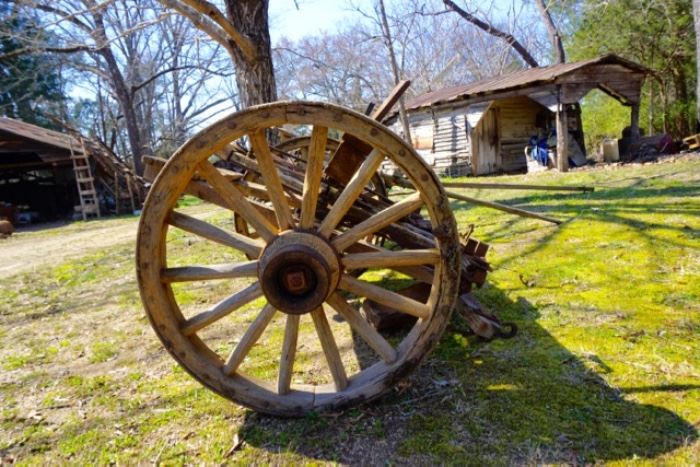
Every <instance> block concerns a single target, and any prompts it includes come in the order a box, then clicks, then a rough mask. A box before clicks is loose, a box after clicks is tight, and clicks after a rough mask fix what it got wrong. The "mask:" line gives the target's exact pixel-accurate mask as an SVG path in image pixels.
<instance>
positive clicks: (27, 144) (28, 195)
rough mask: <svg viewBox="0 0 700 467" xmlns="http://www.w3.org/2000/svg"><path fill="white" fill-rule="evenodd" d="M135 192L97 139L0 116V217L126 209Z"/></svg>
mask: <svg viewBox="0 0 700 467" xmlns="http://www.w3.org/2000/svg"><path fill="white" fill-rule="evenodd" d="M141 191H142V184H141V183H140V181H139V180H138V179H137V178H136V177H134V176H133V175H132V173H131V170H130V169H129V168H128V167H127V166H126V165H125V164H124V163H123V162H121V161H120V160H119V159H117V158H116V156H114V155H113V154H111V153H110V152H109V151H108V150H107V149H106V148H102V147H100V145H99V144H98V143H96V142H94V141H90V140H88V139H85V138H82V137H81V136H80V135H77V134H75V135H72V136H71V135H68V134H64V133H60V132H58V131H54V130H48V129H46V128H41V127H38V126H36V125H31V124H29V123H25V122H22V121H20V120H15V119H11V118H4V117H0V217H7V218H10V221H11V222H13V223H23V222H27V223H28V222H43V221H51V220H56V219H64V218H70V217H73V215H74V214H75V213H77V214H78V215H82V217H83V218H84V219H85V218H87V216H88V215H93V214H94V215H99V214H100V209H101V208H102V212H103V213H104V212H105V211H107V212H109V211H112V212H120V211H121V212H124V211H132V210H134V209H135V207H136V206H137V205H140V200H139V197H140V196H141V195H142V192H141Z"/></svg>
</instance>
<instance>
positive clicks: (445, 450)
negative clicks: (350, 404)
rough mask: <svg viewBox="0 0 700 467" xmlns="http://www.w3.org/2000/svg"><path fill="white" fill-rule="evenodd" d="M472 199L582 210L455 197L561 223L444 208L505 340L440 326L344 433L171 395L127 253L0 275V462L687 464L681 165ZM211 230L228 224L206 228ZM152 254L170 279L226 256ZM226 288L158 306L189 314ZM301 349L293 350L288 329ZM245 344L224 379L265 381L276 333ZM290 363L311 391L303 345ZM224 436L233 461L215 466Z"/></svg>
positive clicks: (321, 419) (689, 327)
mask: <svg viewBox="0 0 700 467" xmlns="http://www.w3.org/2000/svg"><path fill="white" fill-rule="evenodd" d="M483 181H499V182H510V183H536V184H568V185H592V186H595V187H596V191H595V192H593V193H555V192H545V191H535V192H532V191H486V190H463V192H464V193H465V194H468V195H470V196H478V197H482V198H486V199H490V200H494V201H499V202H502V203H506V204H509V205H514V206H518V207H522V208H526V209H530V210H534V211H538V212H542V213H546V214H548V215H551V216H554V217H557V218H560V219H561V220H563V221H564V223H563V224H562V225H561V226H559V227H557V226H553V225H550V224H547V223H544V222H540V221H536V220H531V219H522V218H519V217H514V216H511V215H509V214H506V213H500V212H496V211H492V210H489V209H485V208H478V207H475V206H471V205H469V204H467V203H462V202H455V203H453V209H454V211H455V215H456V217H457V220H458V223H459V225H460V229H461V230H466V228H467V226H468V225H469V224H475V226H476V230H475V233H474V236H475V237H476V238H478V239H480V240H483V241H486V242H488V243H489V244H490V245H491V249H490V251H489V254H488V259H489V261H490V262H491V264H492V265H493V267H494V271H493V272H491V273H490V274H489V280H488V282H487V284H486V285H485V286H484V287H483V288H481V289H479V290H477V291H476V295H477V296H478V297H479V299H480V300H481V301H482V302H483V303H485V304H486V305H487V306H488V307H489V308H491V309H493V310H495V311H496V312H497V313H498V314H499V315H500V316H501V317H502V318H503V319H505V320H509V321H513V322H515V323H516V324H517V325H518V327H519V329H520V332H519V334H518V335H517V336H516V337H515V338H514V339H511V340H497V341H492V342H484V341H481V340H479V339H477V338H474V337H473V336H465V335H463V333H462V332H461V331H463V330H464V328H465V324H464V323H463V322H462V321H461V320H459V319H454V320H453V323H452V324H451V326H450V327H449V328H448V330H447V332H446V333H445V335H444V336H443V338H442V340H441V343H440V345H439V346H438V348H437V349H436V350H435V352H434V353H433V354H432V356H431V357H430V358H429V359H428V360H427V361H426V362H425V364H424V365H423V366H422V367H421V368H420V369H419V370H417V371H416V372H415V373H414V374H413V375H412V376H411V378H410V379H409V382H408V383H405V384H401V385H399V386H397V388H396V390H395V391H392V392H391V393H389V394H388V395H386V396H384V397H383V398H381V399H380V400H379V401H377V402H375V403H373V404H371V405H369V406H363V407H359V408H355V409H352V410H349V411H346V412H345V413H342V414H317V413H312V414H309V415H307V416H306V417H304V418H301V419H292V420H289V419H278V418H274V417H268V416H264V415H260V414H256V413H254V412H251V411H249V410H246V409H243V408H241V407H239V406H237V405H235V404H232V403H230V402H228V401H226V400H224V399H222V398H220V397H219V396H216V395H214V394H213V393H211V392H210V391H208V390H206V389H205V388H203V387H202V386H201V385H199V384H198V383H197V382H196V381H194V380H193V379H192V378H191V377H189V375H188V374H187V373H186V372H185V371H183V370H182V369H181V368H180V367H178V366H177V365H176V364H175V363H174V361H173V360H171V358H170V357H169V356H168V355H167V353H166V352H165V351H164V350H163V349H162V346H161V343H160V342H159V341H158V339H157V338H156V337H155V335H154V333H153V331H152V330H151V329H150V326H149V324H148V320H147V319H146V318H145V316H144V314H143V311H142V308H141V304H140V300H139V295H138V291H137V289H136V284H135V279H134V270H133V269H134V266H133V245H132V244H131V243H125V244H119V245H116V246H112V247H110V248H106V249H104V250H101V251H98V252H94V253H91V254H89V255H86V256H82V257H76V258H70V259H68V260H66V261H62V262H59V263H58V264H49V265H48V266H46V267H43V268H39V269H37V270H36V271H35V272H30V273H22V274H18V275H14V276H10V277H6V278H3V281H2V282H1V283H0V336H1V337H2V343H3V345H2V346H0V363H1V365H2V372H0V407H1V411H0V457H2V458H3V459H13V460H14V461H16V462H18V463H19V464H30V465H39V464H42V465H43V464H46V463H52V464H53V463H59V464H65V463H70V464H86V463H90V464H93V463H98V464H110V463H121V464H134V463H151V462H154V463H166V464H185V463H188V464H192V463H197V464H201V463H206V464H213V463H217V464H220V463H225V462H231V463H240V464H247V463H257V464H269V463H275V464H280V463H285V464H297V463H309V464H317V463H335V462H342V463H370V464H379V463H381V464H385V463H392V464H394V463H403V464H405V463H419V464H460V465H461V464H472V465H481V464H507V463H531V464H534V463H554V464H570V463H578V464H581V463H613V464H618V463H620V464H649V463H653V464H666V465H681V464H697V463H698V462H700V441H698V428H699V427H700V160H697V158H696V160H692V159H685V160H682V161H678V162H675V163H667V164H655V165H646V166H634V167H627V168H620V169H599V170H593V171H579V172H572V173H568V174H556V173H544V174H538V175H534V176H533V175H530V176H509V177H490V178H485V179H483ZM183 206H189V207H184V209H192V210H195V211H196V210H198V209H199V210H200V211H202V210H205V209H208V208H206V206H204V207H201V206H197V205H196V203H193V202H192V200H185V202H184V203H183ZM197 212H199V211H197ZM209 219H210V220H212V221H213V222H214V223H216V224H218V225H220V226H221V227H224V228H230V227H231V220H230V218H229V217H228V216H226V215H225V214H223V213H215V214H213V215H212V214H209ZM125 222H131V223H133V225H134V227H135V219H133V218H132V219H117V220H109V221H99V222H88V223H76V224H77V225H76V224H70V225H67V226H64V227H59V228H56V229H52V230H51V231H49V232H46V233H45V235H47V236H55V235H60V234H61V232H63V233H64V234H65V235H68V234H70V233H71V232H76V231H83V230H90V229H93V228H94V229H101V228H104V227H106V226H109V225H123V224H124V223H125ZM27 235H31V236H32V238H35V239H37V241H40V240H41V238H43V237H42V235H43V233H42V232H32V233H30V234H27ZM170 235H171V237H170V239H171V240H172V242H173V245H174V250H173V251H174V253H177V254H175V255H173V256H174V257H177V258H178V261H181V262H182V263H181V264H195V263H205V262H222V263H223V262H231V261H237V260H240V259H241V257H240V256H239V255H237V254H236V253H235V252H227V251H222V250H221V249H220V248H218V247H215V246H213V245H211V244H209V243H208V242H204V241H199V240H197V239H196V238H193V236H191V235H189V234H183V233H182V232H176V231H173V232H172V233H171V234H170ZM1 246H2V245H1V244H0V247H1ZM178 264H180V263H178ZM364 278H365V279H367V280H371V281H381V282H387V286H391V284H393V283H394V282H397V281H398V282H401V281H400V279H401V277H400V276H398V275H396V277H393V276H392V275H386V274H376V273H375V274H374V275H369V274H368V275H367V277H364ZM392 281H393V282H392ZM230 286H231V284H230V282H229V283H226V281H223V282H216V283H211V284H205V285H201V286H200V285H197V286H193V287H189V288H182V289H179V288H178V289H176V294H177V295H178V298H179V299H181V303H182V305H183V312H185V313H189V312H191V310H194V309H201V307H202V306H205V304H208V303H210V302H211V301H212V300H214V299H215V297H219V296H225V295H226V294H227V293H228V292H229V290H230ZM256 314H257V308H256V307H255V306H254V305H251V306H248V307H245V308H244V309H242V310H240V313H237V314H236V316H235V317H232V318H231V327H230V328H227V331H226V333H224V335H222V336H220V337H218V339H219V340H218V341H217V342H218V343H219V344H218V345H220V348H221V349H222V350H224V351H228V350H229V349H230V348H231V347H232V345H233V343H234V342H235V341H236V339H238V338H239V337H240V335H241V332H242V331H241V329H240V328H241V327H242V326H243V324H244V323H247V322H250V320H252V319H253V318H254V317H255V316H256ZM275 319H278V318H275ZM331 321H332V320H331ZM331 325H332V326H339V325H338V323H334V322H331ZM302 331H303V332H307V331H308V332H311V330H310V324H309V323H308V322H305V321H304V320H302ZM334 332H335V328H334ZM265 338H266V339H267V341H266V342H267V343H268V344H269V345H268V346H267V347H264V346H256V347H254V348H253V350H252V352H251V354H250V356H249V357H248V360H247V361H246V363H244V366H245V365H249V366H250V367H253V366H257V369H256V373H255V374H256V375H257V376H260V377H265V378H267V377H271V375H274V372H275V370H276V366H275V360H274V359H275V358H278V355H276V354H275V351H276V349H278V348H279V346H280V345H281V340H282V335H281V334H280V333H278V332H275V333H272V332H271V333H269V335H266V337H265ZM346 364H347V365H348V366H349V367H352V365H354V364H356V362H354V361H349V362H346ZM299 366H300V367H302V368H304V369H307V370H308V371H309V373H310V374H311V377H313V378H319V380H324V379H327V374H326V373H327V372H326V371H325V366H324V363H323V360H322V357H320V354H319V353H318V347H317V346H314V345H313V344H308V347H305V348H304V349H303V351H300V355H299ZM316 369H318V370H316ZM314 371H316V373H314ZM235 435H238V436H239V437H240V439H242V440H243V441H244V444H243V445H242V446H241V447H240V449H238V450H236V451H230V450H231V447H232V446H233V443H234V436H235Z"/></svg>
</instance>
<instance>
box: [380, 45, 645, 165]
mask: <svg viewBox="0 0 700 467" xmlns="http://www.w3.org/2000/svg"><path fill="white" fill-rule="evenodd" d="M646 73H647V70H646V68H644V67H642V66H641V65H638V64H636V63H633V62H630V61H628V60H625V59H623V58H620V57H618V56H615V55H606V56H603V57H598V58H595V59H591V60H586V61H580V62H572V63H565V64H559V65H553V66H549V67H539V68H530V69H527V70H522V71H518V72H515V73H510V74H507V75H502V76H498V77H495V78H490V79H487V80H482V81H478V82H474V83H470V84H467V85H464V86H457V87H452V88H445V89H441V90H438V91H433V92H429V93H426V94H423V95H420V96H417V97H414V98H413V99H410V100H409V101H408V102H407V103H406V110H407V113H408V118H409V125H410V129H411V138H412V141H413V145H414V147H415V148H416V149H417V150H418V152H419V153H420V154H421V155H422V156H423V157H424V158H425V159H426V160H427V161H428V162H429V163H431V164H433V165H434V166H435V167H436V168H437V169H440V170H441V171H444V172H447V173H448V175H452V174H456V175H462V174H464V172H467V171H468V172H470V173H471V174H473V175H482V174H490V173H498V172H519V171H524V170H525V169H526V165H527V162H526V158H525V152H524V149H525V147H526V145H527V144H528V141H529V140H530V138H531V137H532V136H536V135H538V134H539V135H540V136H543V135H546V134H547V133H548V132H549V131H551V130H555V131H554V133H555V134H556V147H557V149H556V155H555V161H556V164H557V168H559V169H560V170H567V169H568V166H569V158H570V157H572V156H574V155H576V154H578V157H576V158H574V159H578V160H579V161H580V160H581V157H582V156H585V146H584V139H583V128H582V125H581V116H580V107H579V105H578V103H579V101H580V100H581V99H582V98H583V97H584V96H585V95H586V94H587V93H588V92H590V91H591V90H593V89H600V90H601V91H603V92H605V93H607V94H609V95H610V96H612V97H614V98H615V99H617V100H618V101H619V102H621V103H622V104H623V105H625V106H629V107H630V127H631V133H632V135H633V138H634V137H636V138H638V137H639V102H640V96H641V88H642V84H643V81H644V78H645V75H646ZM394 118H395V117H394ZM388 123H390V124H391V123H392V121H391V120H389V122H388ZM396 128H397V129H400V126H399V125H397V124H396ZM559 154H561V155H562V157H558V156H557V155H559Z"/></svg>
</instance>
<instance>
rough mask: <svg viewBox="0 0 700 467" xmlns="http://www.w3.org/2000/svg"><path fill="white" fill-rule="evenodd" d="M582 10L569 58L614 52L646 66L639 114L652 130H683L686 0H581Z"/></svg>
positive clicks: (691, 41) (689, 82) (688, 34)
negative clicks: (648, 72) (645, 117)
mask: <svg viewBox="0 0 700 467" xmlns="http://www.w3.org/2000/svg"><path fill="white" fill-rule="evenodd" d="M583 12H584V13H583V15H582V17H581V19H580V21H579V22H578V23H577V27H576V31H575V32H574V34H573V36H572V37H571V40H570V41H569V50H570V54H571V56H572V58H574V59H585V58H591V57H594V56H598V55H601V54H606V53H615V54H617V55H620V56H622V57H625V58H628V59H631V60H633V61H636V62H638V63H640V64H642V65H644V66H646V67H648V68H649V69H650V70H651V71H652V72H653V74H652V75H651V76H650V77H649V79H648V80H647V84H646V87H645V96H644V97H645V99H644V104H643V114H644V113H646V115H647V116H649V115H651V122H652V125H653V129H654V130H657V131H658V130H662V131H668V132H671V133H672V134H674V135H676V136H679V137H680V136H685V135H687V134H688V132H689V131H690V126H691V124H694V116H693V113H694V108H695V107H694V98H693V92H692V90H693V88H694V87H695V80H696V68H695V34H694V32H693V16H692V11H691V0H607V1H605V2H601V1H600V0H583Z"/></svg>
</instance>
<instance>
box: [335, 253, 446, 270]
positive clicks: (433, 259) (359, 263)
mask: <svg viewBox="0 0 700 467" xmlns="http://www.w3.org/2000/svg"><path fill="white" fill-rule="evenodd" d="M439 261H440V250H438V249H437V248H429V249H425V250H401V251H391V250H386V251H377V252H373V253H350V254H348V255H346V256H345V257H343V259H342V262H343V266H345V269H365V268H388V269H393V268H396V267H406V266H422V265H426V264H429V265H434V264H437V263H438V262H439Z"/></svg>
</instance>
